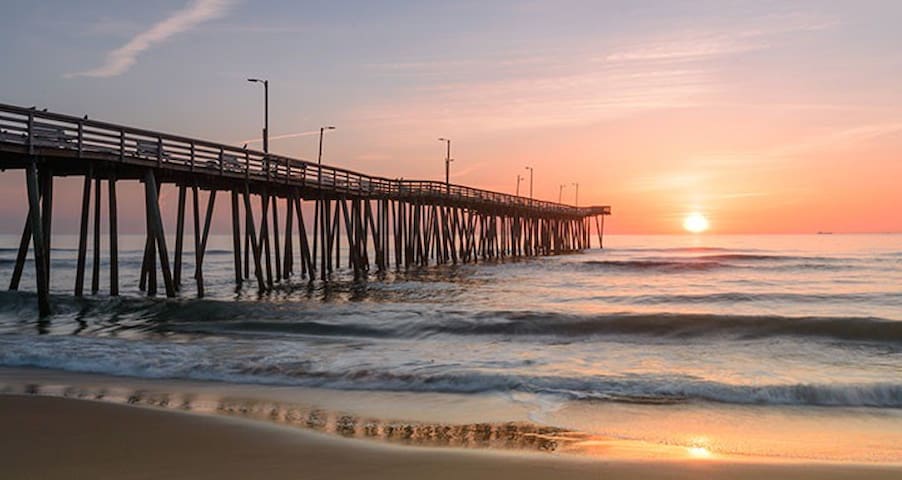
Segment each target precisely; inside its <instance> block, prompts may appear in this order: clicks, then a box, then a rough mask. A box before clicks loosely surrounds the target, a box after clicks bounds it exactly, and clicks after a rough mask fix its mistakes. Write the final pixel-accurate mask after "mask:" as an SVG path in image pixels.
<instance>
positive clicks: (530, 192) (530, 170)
mask: <svg viewBox="0 0 902 480" xmlns="http://www.w3.org/2000/svg"><path fill="white" fill-rule="evenodd" d="M526 169H527V170H529V199H530V200H532V174H533V169H532V167H526Z"/></svg>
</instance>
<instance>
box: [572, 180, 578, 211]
mask: <svg viewBox="0 0 902 480" xmlns="http://www.w3.org/2000/svg"><path fill="white" fill-rule="evenodd" d="M573 186H574V187H576V202H575V203H576V205H575V206H576V207H578V206H579V182H573Z"/></svg>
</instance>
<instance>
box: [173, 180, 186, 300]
mask: <svg viewBox="0 0 902 480" xmlns="http://www.w3.org/2000/svg"><path fill="white" fill-rule="evenodd" d="M186 190H187V187H186V186H185V185H179V199H178V205H177V206H176V209H177V212H176V221H175V254H174V258H173V259H172V263H173V267H172V281H173V283H175V288H176V290H181V286H182V248H183V246H184V242H185V194H186V193H187V192H186Z"/></svg>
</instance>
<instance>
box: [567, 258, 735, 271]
mask: <svg viewBox="0 0 902 480" xmlns="http://www.w3.org/2000/svg"><path fill="white" fill-rule="evenodd" d="M580 263H581V264H582V265H587V266H591V267H603V268H610V269H617V270H648V269H653V270H672V271H699V270H712V269H716V268H727V267H732V266H733V265H731V264H729V263H724V262H715V261H694V260H690V261H686V260H586V261H584V262H580Z"/></svg>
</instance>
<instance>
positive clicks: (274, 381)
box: [0, 335, 902, 408]
mask: <svg viewBox="0 0 902 480" xmlns="http://www.w3.org/2000/svg"><path fill="white" fill-rule="evenodd" d="M0 347H2V348H0V365H4V366H9V367H39V368H52V369H59V370H66V371H74V372H83V373H95V374H107V375H118V376H130V377H139V378H166V379H187V380H204V381H223V382H230V383H243V384H267V385H293V386H305V387H320V388H334V389H345V390H383V391H409V392H440V393H460V394H476V393H492V392H504V393H511V392H522V393H532V394H545V395H556V396H560V397H563V398H567V399H571V400H584V401H612V402H629V403H646V404H677V403H687V402H698V401H704V402H718V403H728V404H741V405H805V406H824V407H878V408H902V384H899V383H893V382H874V383H846V384H841V383H837V384H832V383H831V384H815V383H811V384H806V383H790V384H760V385H755V384H727V383H721V382H715V381H711V380H706V379H701V378H697V377H693V376H690V375H680V374H674V375H662V374H649V375H639V374H633V375H617V376H615V375H589V376H578V377H574V376H565V375H528V374H515V373H507V372H506V371H505V370H504V369H503V368H496V369H489V368H486V367H485V366H483V367H481V368H479V369H474V370H466V369H461V368H459V367H455V368H448V367H445V368H439V367H435V366H433V367H432V368H429V369H424V368H410V369H407V370H405V369H403V368H397V367H395V368H392V369H391V370H386V369H379V368H375V367H366V366H359V367H349V366H348V365H345V364H344V363H341V362H336V363H332V364H325V365H324V364H322V363H321V362H313V361H310V360H305V359H302V357H303V356H302V355H298V354H297V352H296V347H289V346H285V347H284V348H283V349H282V350H279V345H278V344H275V345H274V346H272V348H273V350H272V351H269V352H258V353H257V354H256V355H250V356H247V355H244V356H231V357H230V356H227V355H223V352H222V351H220V350H219V348H221V347H218V346H217V345H215V344H206V345H205V344H192V343H171V342H149V341H124V340H115V339H99V338H80V337H25V336H18V335H0ZM239 350H240V348H239Z"/></svg>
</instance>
